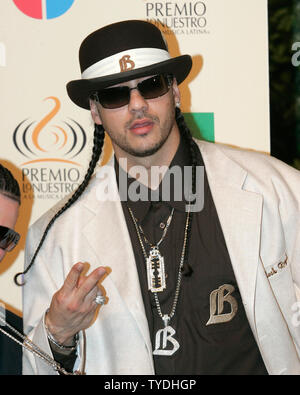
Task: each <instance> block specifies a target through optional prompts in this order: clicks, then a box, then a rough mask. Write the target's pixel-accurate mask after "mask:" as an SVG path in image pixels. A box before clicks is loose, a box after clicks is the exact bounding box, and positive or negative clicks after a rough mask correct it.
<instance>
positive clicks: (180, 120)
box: [175, 107, 198, 276]
mask: <svg viewBox="0 0 300 395" xmlns="http://www.w3.org/2000/svg"><path fill="white" fill-rule="evenodd" d="M175 111H176V112H175V118H176V122H177V126H178V128H179V131H180V134H181V136H182V137H183V138H184V139H185V141H186V143H187V144H188V146H189V148H190V155H191V163H192V193H193V194H195V191H196V167H197V165H198V160H197V155H198V151H197V146H196V144H195V142H194V140H193V137H192V133H191V131H190V129H189V128H188V126H187V124H186V123H185V120H184V117H183V115H182V112H181V111H180V109H179V108H177V107H176V110H175ZM189 203H191V202H189ZM193 214H194V213H192V212H190V221H189V224H188V229H187V240H186V249H185V256H184V263H183V267H182V274H183V275H184V276H190V275H191V274H192V273H193V269H192V267H191V266H190V265H189V263H188V255H189V244H190V239H191V229H192V220H193Z"/></svg>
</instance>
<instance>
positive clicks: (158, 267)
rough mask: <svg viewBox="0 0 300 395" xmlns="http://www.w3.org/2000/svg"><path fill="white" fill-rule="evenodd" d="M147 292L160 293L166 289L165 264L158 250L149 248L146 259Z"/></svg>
mask: <svg viewBox="0 0 300 395" xmlns="http://www.w3.org/2000/svg"><path fill="white" fill-rule="evenodd" d="M146 263H147V277H148V290H149V291H151V292H162V291H163V290H164V289H165V288H166V277H165V263H164V258H163V257H162V256H161V253H160V251H159V249H158V248H157V247H156V246H154V247H151V249H150V253H149V257H148V258H147V262H146Z"/></svg>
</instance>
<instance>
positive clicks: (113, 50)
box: [67, 20, 192, 109]
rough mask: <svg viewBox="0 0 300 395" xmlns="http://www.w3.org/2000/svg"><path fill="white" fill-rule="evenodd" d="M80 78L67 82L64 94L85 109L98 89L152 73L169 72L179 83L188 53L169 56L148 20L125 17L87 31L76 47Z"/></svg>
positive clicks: (187, 63)
mask: <svg viewBox="0 0 300 395" xmlns="http://www.w3.org/2000/svg"><path fill="white" fill-rule="evenodd" d="M79 61H80V68H81V73H82V74H81V76H82V78H81V79H79V80H75V81H70V82H69V83H68V84H67V91H68V95H69V97H70V98H71V100H72V101H73V102H74V103H75V104H77V105H78V106H80V107H82V108H85V109H89V97H90V96H91V94H92V93H93V92H95V91H97V90H99V89H102V88H106V87H108V86H111V85H114V84H119V83H121V82H125V81H129V80H132V79H136V78H141V77H146V76H148V75H149V76H150V75H154V74H162V73H172V74H173V75H174V76H175V77H176V79H177V83H178V84H180V83H181V82H182V81H183V80H184V79H185V78H186V77H187V75H188V74H189V72H190V69H191V67H192V59H191V57H190V56H189V55H182V56H178V57H175V58H171V56H170V54H169V52H168V48H167V44H166V42H165V39H164V37H163V36H162V33H161V31H160V30H159V29H158V28H157V27H156V26H154V25H153V24H152V23H150V22H144V21H139V20H128V21H123V22H117V23H113V24H111V25H108V26H105V27H103V28H101V29H99V30H96V31H95V32H93V33H91V34H90V35H89V36H88V37H86V38H85V40H84V41H83V42H82V44H81V46H80V50H79Z"/></svg>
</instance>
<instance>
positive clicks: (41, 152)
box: [13, 96, 87, 199]
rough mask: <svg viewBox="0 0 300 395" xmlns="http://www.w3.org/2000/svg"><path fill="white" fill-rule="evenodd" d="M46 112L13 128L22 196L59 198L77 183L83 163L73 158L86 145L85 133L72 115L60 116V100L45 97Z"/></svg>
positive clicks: (69, 191) (70, 190) (71, 189)
mask: <svg viewBox="0 0 300 395" xmlns="http://www.w3.org/2000/svg"><path fill="white" fill-rule="evenodd" d="M45 105H46V108H47V112H46V111H45V112H46V114H45V113H43V116H41V117H40V119H38V120H36V119H32V118H26V119H24V120H23V121H21V122H20V123H19V124H18V125H17V127H16V128H15V130H14V132H13V143H14V146H15V148H16V150H17V151H18V152H19V153H20V154H21V155H22V157H23V158H24V161H23V163H21V164H20V166H21V167H22V174H23V186H22V189H23V194H24V197H25V198H33V197H37V198H42V199H45V198H48V199H62V198H63V197H64V196H65V195H66V194H69V193H71V192H73V191H74V190H75V189H76V188H77V187H78V185H79V180H80V178H81V171H80V170H79V169H80V168H81V167H82V166H81V164H80V162H79V161H77V160H76V158H77V157H78V155H79V154H81V153H82V151H83V150H84V148H85V146H86V141H87V138H86V133H85V131H84V129H83V128H82V126H81V125H80V124H79V123H78V122H77V121H75V120H73V119H67V120H64V119H60V118H59V116H58V113H59V111H60V108H61V103H60V100H59V99H58V98H57V97H55V96H50V97H47V98H46V99H44V103H43V109H44V106H45Z"/></svg>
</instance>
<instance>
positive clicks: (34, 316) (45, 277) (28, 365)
mask: <svg viewBox="0 0 300 395" xmlns="http://www.w3.org/2000/svg"><path fill="white" fill-rule="evenodd" d="M43 228H44V227H43V226H41V225H40V223H39V222H38V223H36V224H34V225H33V226H32V227H31V228H30V230H29V232H28V236H27V240H26V251H25V268H26V267H28V265H29V263H30V260H31V257H32V256H33V254H34V252H35V249H36V247H37V245H38V243H39V241H40V238H41V236H42V234H43ZM50 249H51V247H50V248H49V246H47V243H46V242H45V244H44V245H43V247H42V249H41V250H40V252H39V254H38V256H37V258H36V261H35V263H34V265H33V266H32V267H31V269H30V270H29V272H28V273H27V274H26V275H25V278H24V280H25V285H24V287H23V320H24V333H25V334H26V335H27V336H28V337H29V338H30V339H31V340H32V341H33V342H34V343H35V344H36V345H37V346H38V347H39V348H41V349H42V350H43V351H44V352H45V353H47V354H48V355H50V356H51V357H52V358H53V353H52V351H51V348H50V346H49V342H48V338H47V334H46V330H45V326H44V317H45V312H46V310H47V309H48V308H49V306H50V303H51V299H52V297H53V295H54V293H55V292H57V290H58V289H59V288H60V287H61V285H62V283H63V281H64V273H63V270H62V269H59V267H61V266H62V265H61V264H60V263H61V262H58V260H59V259H55V253H53V254H51V253H50ZM56 258H58V257H57V255H56ZM50 262H51V265H53V262H56V264H55V267H52V266H51V265H50ZM79 353H80V352H79V350H78V351H77V354H78V355H79ZM78 363H79V361H76V363H75V367H76V366H78ZM23 374H24V375H57V374H58V373H57V371H56V370H55V369H54V368H53V367H52V366H50V365H49V364H47V363H46V362H45V361H43V360H42V359H41V358H39V357H38V356H36V355H33V354H32V353H31V352H29V351H27V350H25V351H24V353H23Z"/></svg>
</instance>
